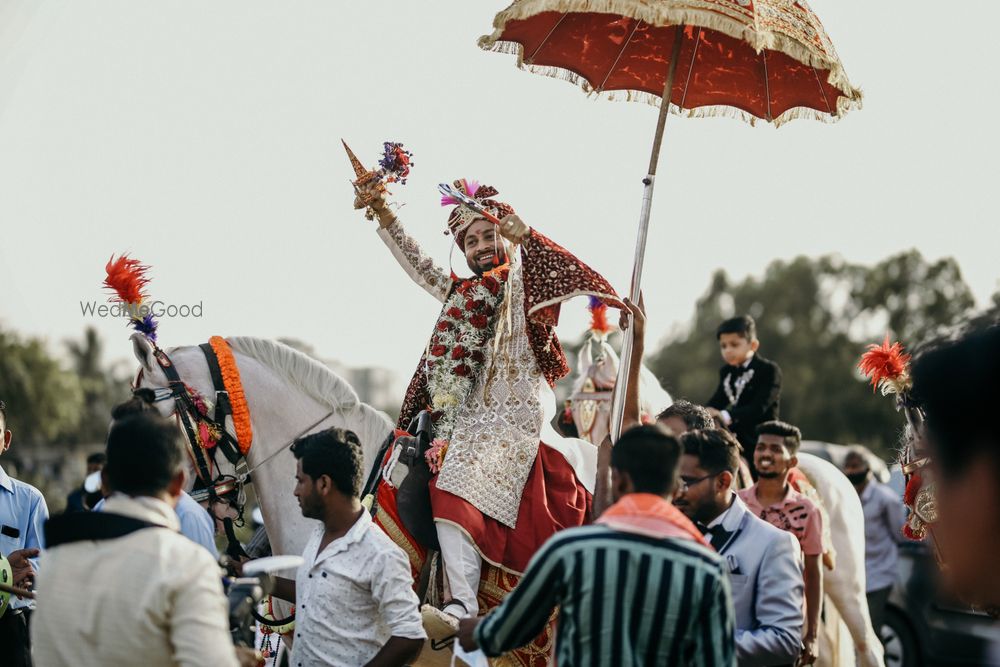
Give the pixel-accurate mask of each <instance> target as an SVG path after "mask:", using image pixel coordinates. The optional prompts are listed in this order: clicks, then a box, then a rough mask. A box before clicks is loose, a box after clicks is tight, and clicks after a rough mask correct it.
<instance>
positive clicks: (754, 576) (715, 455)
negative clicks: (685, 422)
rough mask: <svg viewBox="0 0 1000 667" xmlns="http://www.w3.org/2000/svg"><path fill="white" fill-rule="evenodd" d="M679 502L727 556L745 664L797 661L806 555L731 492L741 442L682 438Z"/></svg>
mask: <svg viewBox="0 0 1000 667" xmlns="http://www.w3.org/2000/svg"><path fill="white" fill-rule="evenodd" d="M681 446H682V447H683V451H684V454H683V456H682V458H681V476H680V477H681V483H680V486H679V495H678V496H677V498H676V499H675V500H674V504H675V505H676V506H677V507H678V508H679V509H680V510H681V511H682V512H684V513H685V514H686V515H687V516H688V517H689V518H690V519H691V520H692V521H694V522H695V523H696V524H697V525H698V527H699V528H701V529H702V531H703V532H704V533H705V537H706V538H708V539H709V541H710V542H711V543H712V546H713V547H715V550H716V551H718V552H719V554H720V555H722V557H723V558H725V560H726V565H727V567H728V570H729V577H730V581H731V583H732V593H733V605H734V607H735V608H736V657H737V661H738V663H739V665H740V667H750V666H753V667H770V666H775V665H793V664H795V662H796V661H797V660H798V658H799V655H800V653H801V651H802V624H803V610H804V607H803V590H804V585H803V582H802V565H801V556H800V555H799V545H798V543H797V541H796V540H795V536H794V535H792V534H791V533H788V532H785V531H783V530H780V529H778V528H775V527H774V526H772V525H771V524H769V523H767V522H766V521H764V520H762V519H759V518H758V517H756V516H754V515H753V514H751V513H750V512H748V511H747V508H746V506H745V505H744V504H743V502H742V501H741V500H740V499H739V498H738V497H737V496H736V493H735V492H734V491H733V481H734V479H735V474H736V471H737V470H738V469H739V461H740V445H739V443H738V442H737V441H736V439H735V438H734V437H733V436H732V434H730V433H729V432H727V431H721V430H716V429H705V430H700V431H688V432H687V433H685V434H684V435H683V436H681Z"/></svg>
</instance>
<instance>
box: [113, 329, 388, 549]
mask: <svg viewBox="0 0 1000 667" xmlns="http://www.w3.org/2000/svg"><path fill="white" fill-rule="evenodd" d="M226 340H227V342H228V343H229V345H230V347H231V349H232V351H233V355H234V357H235V359H236V363H237V366H238V368H239V372H240V380H241V383H242V385H243V391H244V393H245V395H246V399H247V404H248V406H249V409H250V419H251V425H252V427H253V444H252V446H251V448H250V451H249V452H248V453H247V456H246V458H247V463H248V465H249V467H250V470H251V471H252V481H253V485H254V489H255V491H256V492H257V498H258V500H259V502H260V509H261V513H262V514H263V517H264V525H265V527H266V528H267V533H268V537H269V539H270V542H271V548H272V551H273V552H274V553H275V554H295V555H300V554H301V553H302V551H303V549H304V548H305V545H306V541H307V540H308V537H309V534H310V532H311V529H312V526H311V525H310V522H309V521H308V520H307V519H305V518H304V517H303V516H302V512H301V511H300V510H299V507H298V502H297V501H296V500H295V497H294V495H293V489H294V485H295V479H294V478H295V467H296V466H295V458H294V456H293V455H292V453H291V451H290V449H289V445H291V443H292V441H293V440H295V439H296V438H297V437H301V436H302V435H305V434H306V433H305V432H303V429H306V428H307V427H308V426H310V425H312V428H311V429H309V432H316V431H320V430H323V429H326V428H331V427H334V426H336V427H341V428H346V429H350V430H352V431H354V432H355V433H356V434H357V435H358V439H359V440H360V441H361V443H362V447H363V449H364V457H365V469H366V470H370V469H371V467H372V466H373V465H374V464H375V457H376V455H377V453H378V452H377V450H378V448H379V446H380V445H381V444H382V442H383V441H384V440H385V439H386V437H387V436H388V435H389V434H390V433H391V432H392V428H393V424H392V422H391V421H390V420H389V417H388V416H387V415H386V414H385V413H383V412H380V411H378V410H376V409H374V408H372V407H371V406H369V405H366V404H365V403H362V402H361V401H360V399H359V398H358V395H357V393H355V391H354V390H353V389H352V388H351V386H350V385H349V384H348V383H347V382H346V381H344V380H343V379H342V378H341V377H340V376H338V375H337V374H336V373H334V372H333V371H331V370H330V369H329V368H327V367H326V366H324V365H323V364H321V363H320V362H318V361H315V360H314V359H312V358H310V357H308V356H306V355H305V354H302V353H301V352H298V351H296V350H293V349H292V348H290V347H288V346H286V345H282V344H281V343H277V342H274V341H269V340H263V339H260V338H249V337H235V338H227V339H226ZM132 345H133V350H134V352H135V356H136V358H137V359H138V360H139V363H140V364H141V365H142V380H141V383H140V386H142V387H149V388H158V387H166V386H167V384H168V383H167V378H166V375H164V373H163V370H162V369H161V368H160V366H159V364H158V363H157V361H156V358H155V357H154V355H153V347H152V345H151V344H150V343H149V341H148V340H147V339H146V337H145V336H143V335H142V334H133V335H132ZM165 351H166V353H167V355H168V356H169V358H170V361H171V362H172V363H173V365H174V366H175V368H176V369H177V373H178V374H179V375H180V377H181V380H183V381H184V382H185V383H186V384H187V385H188V386H189V387H191V388H192V389H193V390H194V391H196V392H198V393H199V394H200V395H201V396H202V397H204V398H205V400H206V401H213V400H214V398H215V388H214V386H213V384H212V378H211V375H210V374H209V370H208V364H207V362H206V360H205V356H204V354H203V353H202V351H201V349H199V348H198V347H197V346H190V347H176V348H171V349H168V350H165ZM157 407H158V409H159V411H160V412H161V413H162V414H164V415H168V416H169V415H170V414H172V413H173V412H174V410H175V405H174V401H173V400H168V401H162V402H159V403H158V404H157ZM209 414H211V409H210V410H209ZM228 426H229V428H230V432H233V430H232V424H231V422H230V424H228ZM216 461H217V463H218V465H219V468H220V472H222V473H225V474H235V472H236V471H235V468H234V466H232V464H230V463H229V461H227V460H226V459H225V457H223V456H217V457H216Z"/></svg>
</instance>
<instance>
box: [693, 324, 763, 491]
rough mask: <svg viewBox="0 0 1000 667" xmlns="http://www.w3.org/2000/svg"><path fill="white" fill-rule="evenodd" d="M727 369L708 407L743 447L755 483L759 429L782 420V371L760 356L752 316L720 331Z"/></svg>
mask: <svg viewBox="0 0 1000 667" xmlns="http://www.w3.org/2000/svg"><path fill="white" fill-rule="evenodd" d="M716 338H717V339H718V341H719V350H720V351H721V352H722V358H723V359H724V360H725V362H726V365H725V366H723V367H722V368H721V369H719V385H718V387H716V389H715V393H714V394H712V398H710V399H709V400H708V402H707V403H706V404H705V405H706V406H707V407H708V410H709V412H711V413H712V416H713V417H715V418H716V419H717V420H719V421H720V422H721V423H722V424H723V425H724V426H725V427H726V428H728V429H729V430H730V431H732V432H733V434H734V435H735V436H736V438H737V440H739V441H740V444H741V445H742V446H743V458H744V459H746V461H747V465H748V466H749V467H750V472H751V474H753V477H754V479H756V478H757V473H756V470H755V469H754V467H753V449H754V446H756V444H757V433H756V428H757V425H758V424H760V423H762V422H766V421H771V420H774V419H778V404H779V402H780V399H781V369H780V368H778V365H777V364H776V363H774V362H773V361H769V360H767V359H765V358H763V357H762V356H760V355H759V354H757V348H758V347H760V341H759V340H757V324H756V323H755V322H754V320H753V318H752V317H750V316H749V315H743V316H740V317H734V318H732V319H728V320H726V321H725V322H723V323H722V324H720V325H719V328H718V329H717V330H716Z"/></svg>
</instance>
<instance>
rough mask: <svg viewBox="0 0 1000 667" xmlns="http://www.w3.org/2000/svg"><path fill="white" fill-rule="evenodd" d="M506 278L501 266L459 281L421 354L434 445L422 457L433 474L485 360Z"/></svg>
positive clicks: (506, 270)
mask: <svg viewBox="0 0 1000 667" xmlns="http://www.w3.org/2000/svg"><path fill="white" fill-rule="evenodd" d="M507 273H508V267H507V266H506V265H505V266H502V267H500V268H499V269H495V270H493V271H490V272H489V273H488V274H486V275H485V276H482V277H480V278H475V279H472V280H464V281H462V283H461V284H460V285H459V286H458V287H457V288H456V289H455V291H454V292H452V294H451V296H450V297H448V301H447V302H446V303H445V307H444V309H443V310H442V312H441V319H440V320H438V323H437V326H436V327H435V330H434V335H433V336H432V337H431V341H430V346H429V347H428V354H427V355H426V363H427V389H428V393H429V394H430V397H431V408H432V411H433V412H432V415H433V417H434V428H435V436H436V439H435V442H437V443H438V446H437V447H435V448H433V450H432V451H433V455H432V452H431V451H428V452H427V455H428V463H429V464H430V465H431V469H432V470H439V469H440V467H441V465H442V463H443V462H444V454H445V452H446V451H447V449H448V447H447V444H448V442H449V441H450V439H451V432H452V430H453V429H454V428H455V418H456V416H457V413H458V408H459V407H460V406H461V405H462V403H463V402H464V401H465V400H466V398H467V397H468V396H469V393H470V392H471V391H472V387H473V385H474V384H475V381H476V378H478V377H479V373H480V371H482V368H483V364H484V362H485V361H486V355H485V353H484V352H485V349H486V345H487V343H488V341H489V340H490V335H491V333H492V327H491V326H490V325H491V318H492V317H493V316H494V315H495V314H496V313H497V311H498V310H499V305H500V302H501V301H502V300H503V283H504V281H506V279H507Z"/></svg>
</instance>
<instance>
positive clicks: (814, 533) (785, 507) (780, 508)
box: [737, 484, 823, 556]
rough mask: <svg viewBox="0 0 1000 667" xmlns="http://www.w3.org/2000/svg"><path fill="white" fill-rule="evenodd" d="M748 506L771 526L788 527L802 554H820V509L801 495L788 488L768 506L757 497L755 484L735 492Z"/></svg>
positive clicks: (821, 544)
mask: <svg viewBox="0 0 1000 667" xmlns="http://www.w3.org/2000/svg"><path fill="white" fill-rule="evenodd" d="M737 493H738V494H739V496H740V500H742V501H743V502H744V503H745V504H746V506H747V509H748V510H750V512H752V513H753V514H754V515H755V516H759V517H760V518H761V519H763V520H764V521H767V522H768V523H770V524H771V525H772V526H775V527H777V528H781V529H782V530H787V531H788V532H790V533H792V534H793V535H795V537H797V538H798V540H799V546H801V547H802V554H803V555H804V556H819V555H822V553H823V521H822V519H821V518H820V513H819V509H818V508H817V507H816V505H814V504H813V502H812V501H811V500H809V499H808V498H806V497H805V496H804V495H802V494H801V493H799V492H798V491H796V490H795V489H793V488H792V487H791V486H789V487H788V493H787V494H786V495H785V497H784V499H783V500H782V501H781V502H779V503H776V504H774V505H770V506H769V507H764V506H762V505H761V504H760V501H759V500H757V485H756V484H754V485H753V486H751V487H750V488H749V489H742V490H741V491H738V492H737Z"/></svg>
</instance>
